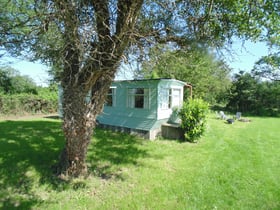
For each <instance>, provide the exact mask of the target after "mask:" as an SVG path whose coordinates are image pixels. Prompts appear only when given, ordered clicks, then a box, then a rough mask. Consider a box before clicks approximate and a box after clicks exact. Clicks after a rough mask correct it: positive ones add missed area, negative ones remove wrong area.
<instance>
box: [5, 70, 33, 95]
mask: <svg viewBox="0 0 280 210" xmlns="http://www.w3.org/2000/svg"><path fill="white" fill-rule="evenodd" d="M36 88H37V86H36V83H35V82H34V81H33V80H32V79H31V78H30V77H28V76H22V75H20V73H19V72H18V71H17V70H15V69H13V68H12V67H2V68H0V89H2V91H3V92H4V93H5V94H15V93H32V94H37V90H36Z"/></svg>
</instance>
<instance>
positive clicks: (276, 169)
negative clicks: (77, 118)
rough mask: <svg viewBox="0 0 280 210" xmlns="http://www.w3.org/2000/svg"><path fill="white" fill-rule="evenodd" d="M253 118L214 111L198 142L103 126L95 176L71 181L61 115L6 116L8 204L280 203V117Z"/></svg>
mask: <svg viewBox="0 0 280 210" xmlns="http://www.w3.org/2000/svg"><path fill="white" fill-rule="evenodd" d="M251 119H252V122H251V123H242V122H236V123H234V124H233V125H229V124H225V123H224V121H222V120H217V119H215V118H214V117H213V116H210V117H209V119H208V125H207V131H206V133H205V135H204V136H203V137H202V138H201V139H200V142H199V143H196V144H191V143H180V142H178V141H172V140H163V139H162V140H156V141H146V140H142V139H139V138H137V137H133V136H130V135H126V134H122V133H112V132H110V131H106V130H101V129H96V131H95V135H94V138H93V140H92V143H91V146H90V148H89V152H88V164H89V168H90V170H91V175H89V177H87V179H74V180H72V181H69V182H67V181H61V180H59V179H57V178H56V177H55V176H53V175H52V170H51V166H52V165H53V164H54V163H55V162H56V160H57V159H58V156H59V152H60V150H61V149H62V147H63V143H64V140H63V135H62V133H61V122H60V121H59V120H52V119H40V120H28V121H1V122H0V209H280V182H279V177H280V161H279V160H280V141H279V136H280V131H279V125H280V119H279V118H257V117H256V118H251Z"/></svg>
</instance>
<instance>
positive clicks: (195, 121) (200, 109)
mask: <svg viewBox="0 0 280 210" xmlns="http://www.w3.org/2000/svg"><path fill="white" fill-rule="evenodd" d="M208 111H209V105H208V103H206V102H205V101H203V100H202V99H190V100H188V101H187V102H184V104H183V106H182V108H181V110H180V111H179V117H180V119H181V128H182V129H183V131H184V137H185V141H189V142H196V141H197V140H198V139H199V138H200V136H201V135H202V134H203V133H204V131H205V122H206V115H207V113H208Z"/></svg>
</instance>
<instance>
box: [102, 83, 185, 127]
mask: <svg viewBox="0 0 280 210" xmlns="http://www.w3.org/2000/svg"><path fill="white" fill-rule="evenodd" d="M184 85H185V83H183V82H181V81H177V80H170V79H153V80H131V81H119V82H113V83H112V85H111V87H113V88H115V94H116V99H115V102H116V103H115V106H113V107H109V106H104V110H103V113H102V114H101V115H99V116H98V118H97V119H98V121H99V122H100V123H101V124H106V125H113V126H121V127H127V128H135V129H140V130H146V131H148V130H151V129H155V127H159V126H160V124H161V123H158V122H164V121H167V120H168V117H167V118H165V119H160V120H159V119H158V111H159V108H158V106H159V103H160V101H159V100H160V98H159V97H158V95H159V90H160V88H163V87H164V88H168V87H171V86H178V87H181V88H183V86H184ZM128 88H148V89H149V108H148V109H145V108H129V107H128V102H127V101H128V99H127V97H128V96H127V92H128ZM164 111H166V112H168V113H169V114H168V115H167V116H169V115H170V113H171V110H164Z"/></svg>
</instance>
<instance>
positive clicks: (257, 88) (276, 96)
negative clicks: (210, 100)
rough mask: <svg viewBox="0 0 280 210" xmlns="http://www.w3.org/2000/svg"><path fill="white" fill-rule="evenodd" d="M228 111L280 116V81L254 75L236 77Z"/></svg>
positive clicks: (231, 90) (228, 101)
mask: <svg viewBox="0 0 280 210" xmlns="http://www.w3.org/2000/svg"><path fill="white" fill-rule="evenodd" d="M225 98H227V104H226V107H227V109H229V110H231V111H241V112H247V113H250V114H254V115H266V116H278V115H280V81H277V80H263V79H260V78H258V77H256V76H254V74H252V73H244V72H239V73H238V74H235V75H234V78H233V81H232V85H231V88H230V89H229V91H228V95H227V96H225Z"/></svg>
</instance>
